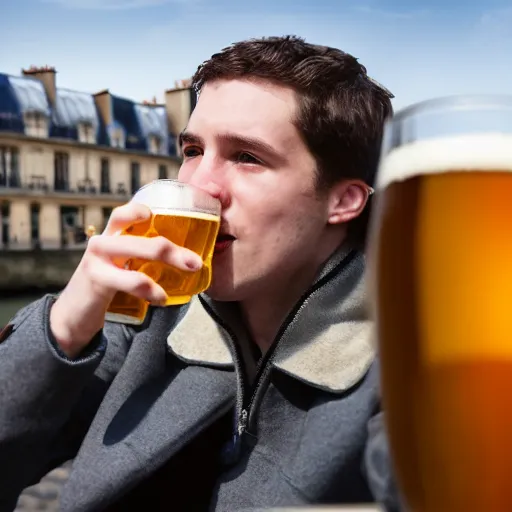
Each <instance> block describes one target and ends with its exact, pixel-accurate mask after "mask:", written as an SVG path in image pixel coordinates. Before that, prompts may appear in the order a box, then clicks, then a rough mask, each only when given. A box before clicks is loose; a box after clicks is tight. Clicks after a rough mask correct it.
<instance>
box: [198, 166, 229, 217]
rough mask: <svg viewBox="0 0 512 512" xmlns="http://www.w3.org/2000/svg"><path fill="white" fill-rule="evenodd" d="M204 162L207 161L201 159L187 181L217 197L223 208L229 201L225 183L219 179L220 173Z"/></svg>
mask: <svg viewBox="0 0 512 512" xmlns="http://www.w3.org/2000/svg"><path fill="white" fill-rule="evenodd" d="M205 164H207V162H205V161H204V160H203V162H201V165H200V166H199V167H198V168H197V169H196V170H195V171H194V172H193V174H192V176H191V177H190V180H189V183H190V184H191V185H193V186H195V187H197V188H199V189H201V190H204V191H205V192H207V193H208V194H210V195H211V196H212V197H215V198H216V199H218V200H219V201H220V203H221V206H222V209H223V210H224V209H225V208H227V207H228V206H229V203H230V199H229V194H228V192H227V190H226V185H225V183H223V182H222V180H221V173H220V172H216V171H215V169H214V167H213V166H212V165H205Z"/></svg>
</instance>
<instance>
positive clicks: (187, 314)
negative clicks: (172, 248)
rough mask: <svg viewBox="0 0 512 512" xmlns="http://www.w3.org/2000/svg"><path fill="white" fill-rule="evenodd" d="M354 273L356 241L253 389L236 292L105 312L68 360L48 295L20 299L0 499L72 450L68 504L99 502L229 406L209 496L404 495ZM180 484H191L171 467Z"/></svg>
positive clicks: (294, 320) (6, 341) (292, 322)
mask: <svg viewBox="0 0 512 512" xmlns="http://www.w3.org/2000/svg"><path fill="white" fill-rule="evenodd" d="M363 274H364V257H363V255H361V254H359V253H357V252H354V251H351V252H350V251H346V250H340V251H339V252H337V253H336V254H335V255H334V256H333V257H332V258H331V260H330V261H329V262H328V263H327V265H326V266H325V268H324V269H323V271H322V272H321V274H320V275H319V277H318V279H317V281H316V282H315V284H314V285H313V286H312V288H311V289H310V290H309V291H308V292H307V293H306V294H305V295H304V296H303V298H302V299H301V300H300V301H299V303H298V304H297V306H296V308H295V309H294V310H293V311H292V312H291V313H290V315H289V317H288V318H287V320H286V322H285V324H284V325H283V326H282V329H281V330H280V333H279V335H278V337H277V339H276V341H275V343H274V345H273V347H272V349H271V350H269V352H268V354H267V355H266V356H265V358H264V360H263V362H262V364H261V368H260V371H259V372H258V375H257V377H256V384H255V387H254V389H252V388H251V389H250V388H249V386H248V383H247V381H246V379H245V377H244V371H243V368H242V365H241V357H240V354H241V352H240V347H241V346H242V345H243V344H244V343H248V336H247V333H246V331H245V329H244V326H243V324H242V322H241V321H240V318H239V316H238V315H237V310H236V307H235V306H234V305H233V304H229V303H215V302H213V301H212V300H210V299H209V298H208V297H205V296H200V297H196V298H194V299H193V300H192V302H191V303H190V304H188V305H186V306H183V307H174V308H155V309H153V310H152V313H151V316H150V318H149V320H148V321H147V322H145V323H144V324H143V325H142V326H140V327H138V328H132V327H127V326H125V325H121V324H114V323H107V324H106V325H105V327H104V329H103V331H102V332H100V333H99V334H98V335H97V336H96V338H95V339H94V340H93V341H92V343H91V344H90V346H89V348H88V349H87V350H86V351H85V352H84V353H83V354H81V356H80V358H78V359H76V360H69V359H68V358H66V357H65V355H64V354H62V353H61V352H60V351H59V349H58V347H57V346H56V344H55V343H54V341H53V340H52V336H51V333H50V331H49V321H48V316H49V311H50V308H51V305H52V303H53V301H54V300H55V299H54V297H52V296H45V297H43V298H42V299H40V300H38V301H36V302H34V303H33V304H31V305H29V306H27V307H26V308H24V309H22V310H21V311H20V312H18V314H17V315H16V316H15V317H14V318H13V319H12V320H11V322H10V324H9V328H8V329H7V330H6V331H5V335H4V336H3V337H2V338H3V339H2V341H1V342H0V511H1V512H3V511H10V510H13V509H14V507H15V504H16V500H17V498H18V496H19V494H20V492H21V491H22V490H23V489H24V488H25V487H26V486H28V485H31V484H33V483H35V482H37V481H38V480H39V479H40V478H41V477H42V476H43V475H44V474H45V473H46V472H47V471H49V470H50V469H52V468H53V467H55V466H57V465H58V464H60V463H62V462H63V461H65V460H68V459H71V458H74V459H75V461H74V464H73V469H72V472H71V475H70V478H69V481H68V482H67V484H66V486H65V489H64V491H63V494H62V499H61V508H62V510H63V511H69V512H71V511H72V512H80V511H98V510H103V509H105V508H106V507H108V505H109V504H111V503H113V502H115V501H116V500H118V499H119V498H120V497H121V496H122V495H123V494H124V493H125V492H126V489H129V488H132V487H133V486H134V485H136V484H137V483H139V482H141V481H143V480H144V479H145V478H148V477H150V476H151V474H153V472H155V471H156V470H157V469H158V468H159V467H161V466H162V465H163V464H165V462H166V461H168V460H169V459H170V458H171V457H173V456H174V455H175V454H176V453H178V452H179V451H180V449H181V448H182V447H183V446H184V445H186V444H187V443H189V442H191V441H193V440H194V438H195V437H196V436H197V435H198V434H199V433H200V432H202V431H203V430H204V429H205V428H206V427H207V426H208V425H210V424H211V423H212V422H213V421H215V419H216V418H218V417H219V416H220V415H221V414H225V413H226V412H227V411H229V410H230V409H233V408H234V410H235V418H234V425H235V427H234V432H233V434H234V436H233V443H234V444H233V446H234V447H236V450H235V451H234V453H235V457H234V460H233V461H232V463H231V464H230V465H226V466H225V467H224V468H223V469H222V471H221V472H220V474H219V475H218V480H217V483H216V485H215V489H214V492H213V494H212V499H211V504H210V510H214V511H229V512H231V511H235V510H255V509H262V508H266V507H279V506H294V505H304V504H317V503H359V502H368V501H373V500H377V501H379V502H381V503H382V504H384V505H385V506H386V508H387V509H389V510H399V503H398V498H397V493H396V488H395V485H394V480H393V478H392V474H391V465H390V457H389V451H388V445H387V441H386V437H385V433H384V429H383V422H382V413H381V412H380V405H379V367H378V361H377V359H376V355H375V348H374V343H373V339H372V324H371V322H370V321H369V320H368V318H367V312H366V305H365V294H364V288H365V287H364V280H363ZM193 485H200V483H199V482H196V483H194V484H193ZM178 492H188V490H186V489H173V488H172V482H169V495H170V496H172V493H178Z"/></svg>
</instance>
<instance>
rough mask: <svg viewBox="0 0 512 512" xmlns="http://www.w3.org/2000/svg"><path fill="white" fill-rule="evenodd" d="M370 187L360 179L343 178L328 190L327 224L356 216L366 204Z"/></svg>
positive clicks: (344, 221)
mask: <svg viewBox="0 0 512 512" xmlns="http://www.w3.org/2000/svg"><path fill="white" fill-rule="evenodd" d="M371 193H372V189H371V188H370V187H369V186H368V185H367V184H366V183H364V181H361V180H343V181H340V182H339V183H337V184H336V185H334V186H333V187H332V188H331V190H330V192H329V205H328V208H329V209H328V218H327V222H328V223H329V224H342V223H346V222H349V221H351V220H352V219H355V218H356V217H358V216H359V215H360V214H361V212H362V211H363V210H364V207H365V206H366V202H367V201H368V197H369V196H370V194H371Z"/></svg>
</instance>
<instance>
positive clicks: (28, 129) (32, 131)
mask: <svg viewBox="0 0 512 512" xmlns="http://www.w3.org/2000/svg"><path fill="white" fill-rule="evenodd" d="M24 121H25V135H28V136H29V137H48V119H47V118H46V116H45V115H44V114H41V113H40V112H27V113H26V114H25V117H24Z"/></svg>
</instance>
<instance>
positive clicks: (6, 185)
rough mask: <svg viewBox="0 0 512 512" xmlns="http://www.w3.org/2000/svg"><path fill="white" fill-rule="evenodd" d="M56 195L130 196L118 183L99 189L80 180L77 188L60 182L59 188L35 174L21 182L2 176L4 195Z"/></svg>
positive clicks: (88, 181) (122, 184)
mask: <svg viewBox="0 0 512 512" xmlns="http://www.w3.org/2000/svg"><path fill="white" fill-rule="evenodd" d="M27 193H28V194H31V195H32V194H33V195H41V194H54V195H57V196H62V195H71V196H73V197H76V196H87V197H97V198H100V197H104V198H105V197H108V196H109V195H110V196H114V197H123V198H126V197H127V196H128V195H129V194H128V191H127V189H126V186H125V184H124V183H121V182H120V183H117V184H116V186H115V187H109V188H108V189H107V188H106V187H98V186H97V185H96V184H95V183H94V182H93V181H92V180H91V179H89V178H85V179H83V180H80V181H79V182H78V183H77V184H76V187H71V186H70V185H69V183H64V182H59V183H58V184H57V186H55V184H54V183H52V184H50V183H49V182H48V180H47V178H46V176H43V175H37V174H33V175H31V176H29V177H28V179H24V180H19V179H16V180H14V179H11V178H10V177H7V178H3V179H2V176H0V194H3V195H6V194H7V195H24V194H27Z"/></svg>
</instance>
